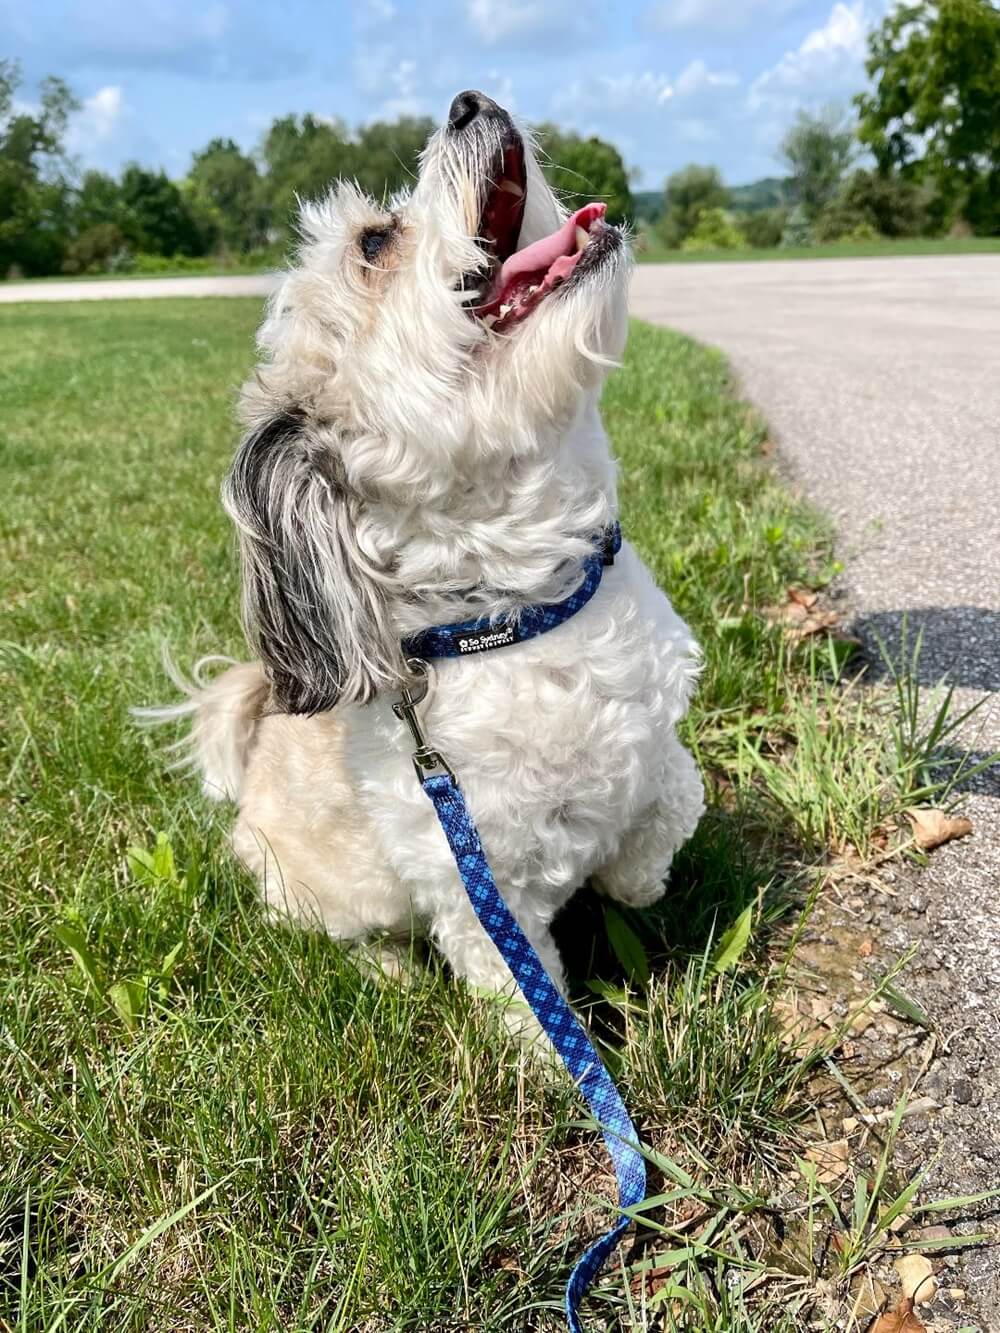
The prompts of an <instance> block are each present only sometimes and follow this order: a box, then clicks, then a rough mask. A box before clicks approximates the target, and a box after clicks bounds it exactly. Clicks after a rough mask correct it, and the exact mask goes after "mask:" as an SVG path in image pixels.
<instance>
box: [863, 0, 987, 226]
mask: <svg viewBox="0 0 1000 1333" xmlns="http://www.w3.org/2000/svg"><path fill="white" fill-rule="evenodd" d="M867 70H868V74H869V77H870V78H871V79H873V80H874V87H873V88H872V90H871V91H870V92H868V93H863V94H862V95H861V96H859V97H858V98H857V99H856V100H857V106H858V109H859V111H860V115H861V123H860V127H859V137H860V139H861V141H862V143H864V144H866V145H867V146H868V147H869V148H870V149H871V151H872V152H873V154H874V155H875V159H876V161H877V162H878V163H879V165H880V167H881V168H882V169H883V170H884V171H888V170H890V169H891V168H893V167H899V168H900V169H902V170H903V171H904V172H905V173H907V174H912V175H914V176H916V177H918V178H925V179H927V178H929V179H932V180H934V181H935V182H936V184H937V187H938V189H939V191H940V192H941V194H942V195H944V196H951V197H952V198H953V199H954V200H955V202H956V204H957V205H958V206H959V207H964V210H965V213H966V216H967V217H968V219H969V221H970V222H971V223H972V224H973V226H974V227H975V228H976V230H977V231H982V232H984V233H990V232H993V233H995V232H1000V9H998V8H997V6H996V4H995V3H991V0H935V2H934V3H932V2H931V0H916V3H909V4H905V3H904V4H901V5H900V6H899V7H898V8H896V9H895V10H893V12H892V13H891V14H889V16H888V17H887V18H885V19H884V20H883V22H882V24H881V26H880V27H878V28H876V29H874V30H873V32H872V33H871V35H870V37H869V56H868V62H867Z"/></svg>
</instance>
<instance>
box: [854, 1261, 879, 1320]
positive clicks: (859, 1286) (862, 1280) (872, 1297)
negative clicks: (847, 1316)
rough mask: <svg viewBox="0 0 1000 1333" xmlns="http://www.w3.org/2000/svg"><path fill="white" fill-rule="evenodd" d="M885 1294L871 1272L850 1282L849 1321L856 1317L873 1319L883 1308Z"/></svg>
mask: <svg viewBox="0 0 1000 1333" xmlns="http://www.w3.org/2000/svg"><path fill="white" fill-rule="evenodd" d="M885 1303H886V1296H885V1291H884V1290H883V1288H882V1284H881V1283H880V1282H878V1281H877V1279H876V1278H873V1277H872V1275H871V1273H864V1274H861V1275H859V1276H858V1277H856V1278H855V1280H854V1282H853V1283H852V1284H851V1323H852V1324H853V1325H854V1326H856V1321H857V1320H858V1319H874V1318H875V1316H876V1315H877V1314H878V1312H879V1311H880V1310H882V1309H884V1308H885Z"/></svg>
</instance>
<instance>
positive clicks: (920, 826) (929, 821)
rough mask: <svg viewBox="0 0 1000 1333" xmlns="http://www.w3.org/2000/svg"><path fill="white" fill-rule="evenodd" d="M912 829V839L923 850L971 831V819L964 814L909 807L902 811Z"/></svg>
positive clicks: (931, 848)
mask: <svg viewBox="0 0 1000 1333" xmlns="http://www.w3.org/2000/svg"><path fill="white" fill-rule="evenodd" d="M903 813H904V814H905V815H906V817H907V819H908V820H909V821H910V825H911V827H912V829H913V841H914V842H915V843H916V844H917V846H918V847H921V848H922V849H923V850H924V851H925V852H929V851H933V849H934V848H935V847H942V846H943V845H944V844H945V843H946V842H952V841H953V840H954V839H955V838H965V837H968V835H969V834H970V833H971V832H972V820H971V819H966V818H965V816H964V815H946V814H945V812H944V811H943V810H932V809H929V808H928V809H925V810H921V809H915V808H914V809H910V810H905V811H904V812H903Z"/></svg>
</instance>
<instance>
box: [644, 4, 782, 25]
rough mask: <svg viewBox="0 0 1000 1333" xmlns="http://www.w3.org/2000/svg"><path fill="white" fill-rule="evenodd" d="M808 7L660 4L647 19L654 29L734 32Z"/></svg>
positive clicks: (651, 11) (656, 5) (655, 6)
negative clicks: (735, 29)
mask: <svg viewBox="0 0 1000 1333" xmlns="http://www.w3.org/2000/svg"><path fill="white" fill-rule="evenodd" d="M805 3H806V0H660V3H658V4H655V5H654V6H653V8H652V9H651V10H650V11H649V13H648V14H647V16H646V18H647V22H648V23H649V25H650V26H651V27H654V28H667V29H669V28H692V29H704V30H711V31H713V32H718V31H719V29H727V30H729V31H732V30H733V29H734V28H748V27H749V26H750V25H751V24H752V23H756V22H759V21H767V20H774V19H779V18H784V16H785V15H786V14H791V13H792V12H793V11H795V10H796V9H801V8H802V6H803V5H804V4H805Z"/></svg>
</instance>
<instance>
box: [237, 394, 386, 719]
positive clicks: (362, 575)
mask: <svg viewBox="0 0 1000 1333" xmlns="http://www.w3.org/2000/svg"><path fill="white" fill-rule="evenodd" d="M222 499H223V504H224V505H225V507H226V510H227V512H228V514H229V515H230V517H231V518H232V519H233V521H234V522H235V523H236V525H237V528H238V529H239V534H240V549H241V554H242V563H243V622H244V628H245V630H246V634H247V639H248V640H249V642H250V645H251V647H252V648H254V649H255V651H256V652H257V653H259V655H260V656H261V658H262V659H263V661H264V665H265V667H266V669H267V673H268V675H269V677H270V680H271V684H272V687H273V691H274V695H275V699H276V702H277V704H278V706H279V707H280V708H281V709H282V710H284V711H285V712H289V713H319V712H323V711H324V710H326V709H329V708H332V707H333V706H334V704H335V703H337V702H338V701H340V700H345V701H346V700H357V701H360V702H367V701H368V700H369V699H371V698H372V696H373V695H374V694H375V693H376V692H377V691H378V690H379V689H384V688H387V687H391V686H394V685H397V684H398V683H399V681H400V680H401V679H402V677H403V676H404V675H405V667H404V664H403V659H402V653H401V649H400V646H399V643H398V641H397V640H396V639H395V636H394V635H393V632H392V625H391V620H390V616H389V610H388V601H387V592H388V589H389V587H390V585H391V576H390V575H389V574H387V572H386V571H385V570H382V569H380V568H379V567H378V566H377V565H376V563H375V562H374V561H373V560H372V559H371V557H369V556H367V555H366V554H365V553H364V551H362V549H361V547H360V546H359V544H358V541H357V536H356V518H357V509H358V502H357V500H356V498H353V497H352V496H351V495H350V494H349V492H348V490H347V488H346V486H345V484H344V481H343V476H342V470H341V467H340V464H339V460H338V459H337V456H336V454H335V453H334V451H333V450H332V449H331V448H330V447H329V446H327V445H324V444H323V443H321V442H320V441H319V440H318V439H316V438H313V437H311V436H310V432H309V429H308V427H307V425H306V423H305V419H304V417H303V415H302V414H301V413H299V412H295V411H285V412H282V413H281V414H279V415H277V416H275V417H273V418H272V419H271V420H269V421H267V422H266V423H265V424H264V425H262V426H259V427H257V428H256V429H254V430H252V431H251V432H250V434H249V435H247V436H246V438H245V439H244V440H243V442H242V443H241V445H240V447H239V449H238V450H237V453H236V457H235V459H234V460H233V465H232V468H231V469H230V472H229V475H228V477H227V478H226V480H225V482H224V484H223V488H222Z"/></svg>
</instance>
